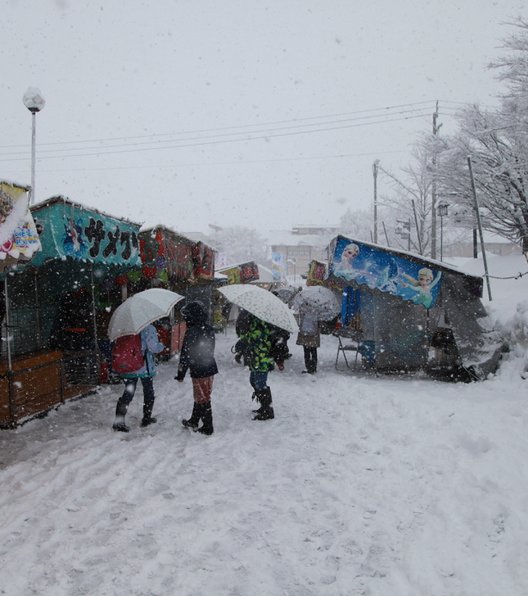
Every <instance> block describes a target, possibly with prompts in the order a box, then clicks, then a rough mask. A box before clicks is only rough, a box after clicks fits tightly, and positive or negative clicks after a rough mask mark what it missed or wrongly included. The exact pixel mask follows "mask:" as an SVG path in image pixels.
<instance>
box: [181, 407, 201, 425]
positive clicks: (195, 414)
mask: <svg viewBox="0 0 528 596" xmlns="http://www.w3.org/2000/svg"><path fill="white" fill-rule="evenodd" d="M201 417H202V406H201V405H200V404H197V403H196V402H194V405H193V411H192V414H191V417H190V418H189V420H182V421H181V423H182V424H183V426H185V428H192V429H193V430H196V429H197V428H198V423H199V422H200V418H201Z"/></svg>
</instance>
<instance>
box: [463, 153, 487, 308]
mask: <svg viewBox="0 0 528 596" xmlns="http://www.w3.org/2000/svg"><path fill="white" fill-rule="evenodd" d="M467 163H468V167H469V177H470V180H471V190H472V192H473V209H474V210H475V217H476V220H477V226H478V231H479V235H480V248H481V250H482V262H483V263H484V276H485V277H486V285H487V287H488V297H489V300H490V302H491V286H490V280H489V271H488V260H487V258H486V247H485V245H484V234H483V233H482V224H481V223H480V210H479V204H478V200H477V189H476V187H475V178H474V176H473V166H472V164H471V157H470V156H469V155H468V158H467Z"/></svg>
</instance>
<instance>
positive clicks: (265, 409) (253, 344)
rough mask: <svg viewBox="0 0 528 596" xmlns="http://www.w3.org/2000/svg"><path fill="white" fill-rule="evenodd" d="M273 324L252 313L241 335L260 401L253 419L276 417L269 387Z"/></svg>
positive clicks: (256, 396)
mask: <svg viewBox="0 0 528 596" xmlns="http://www.w3.org/2000/svg"><path fill="white" fill-rule="evenodd" d="M271 332H272V326H271V325H269V324H268V323H265V322H264V321H262V320H261V319H258V318H257V317H255V316H253V315H251V317H250V320H249V325H248V326H247V328H246V329H245V330H244V332H243V333H242V334H241V335H240V339H241V340H243V341H244V342H245V345H246V349H247V352H246V353H247V360H248V366H249V370H250V373H249V383H250V384H251V387H253V390H254V393H253V397H254V398H256V399H257V402H259V403H260V407H259V409H258V410H254V414H255V416H254V417H253V420H271V419H273V418H275V413H274V411H273V406H272V405H271V404H272V397H271V389H270V388H269V387H268V373H269V371H270V370H273V368H274V364H273V357H272V355H271V351H272V340H271Z"/></svg>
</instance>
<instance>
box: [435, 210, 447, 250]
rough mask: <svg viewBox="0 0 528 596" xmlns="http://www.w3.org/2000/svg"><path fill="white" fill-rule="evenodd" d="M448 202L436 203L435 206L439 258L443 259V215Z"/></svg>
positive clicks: (445, 212)
mask: <svg viewBox="0 0 528 596" xmlns="http://www.w3.org/2000/svg"><path fill="white" fill-rule="evenodd" d="M448 207H449V203H438V207H437V208H436V211H437V215H438V217H439V218H440V260H441V261H443V260H444V217H446V215H447V208H448Z"/></svg>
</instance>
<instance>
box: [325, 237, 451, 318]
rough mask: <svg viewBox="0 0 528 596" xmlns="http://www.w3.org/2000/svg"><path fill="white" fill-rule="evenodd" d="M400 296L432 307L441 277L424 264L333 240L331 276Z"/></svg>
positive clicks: (352, 242)
mask: <svg viewBox="0 0 528 596" xmlns="http://www.w3.org/2000/svg"><path fill="white" fill-rule="evenodd" d="M332 276H335V277H336V278H340V279H341V280H343V279H344V280H346V281H350V282H354V284H357V285H358V286H367V287H368V288H370V289H371V290H374V289H375V290H379V291H381V292H387V293H389V294H392V295H393V296H400V297H401V298H403V299H404V300H408V301H410V302H412V303H413V304H416V305H422V306H424V307H425V308H431V307H432V306H433V305H434V303H435V301H436V299H437V297H438V295H439V292H440V287H441V278H442V274H441V272H439V271H438V270H436V269H429V268H428V267H427V266H426V263H424V262H423V261H422V262H420V261H419V260H417V259H410V258H409V257H408V255H400V254H398V253H397V252H395V251H391V250H388V249H384V248H381V247H379V246H371V245H369V244H365V243H363V242H360V241H357V240H352V239H350V238H345V237H343V236H339V237H338V238H337V239H336V243H335V247H334V254H333V258H332V262H331V263H330V277H332Z"/></svg>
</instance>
